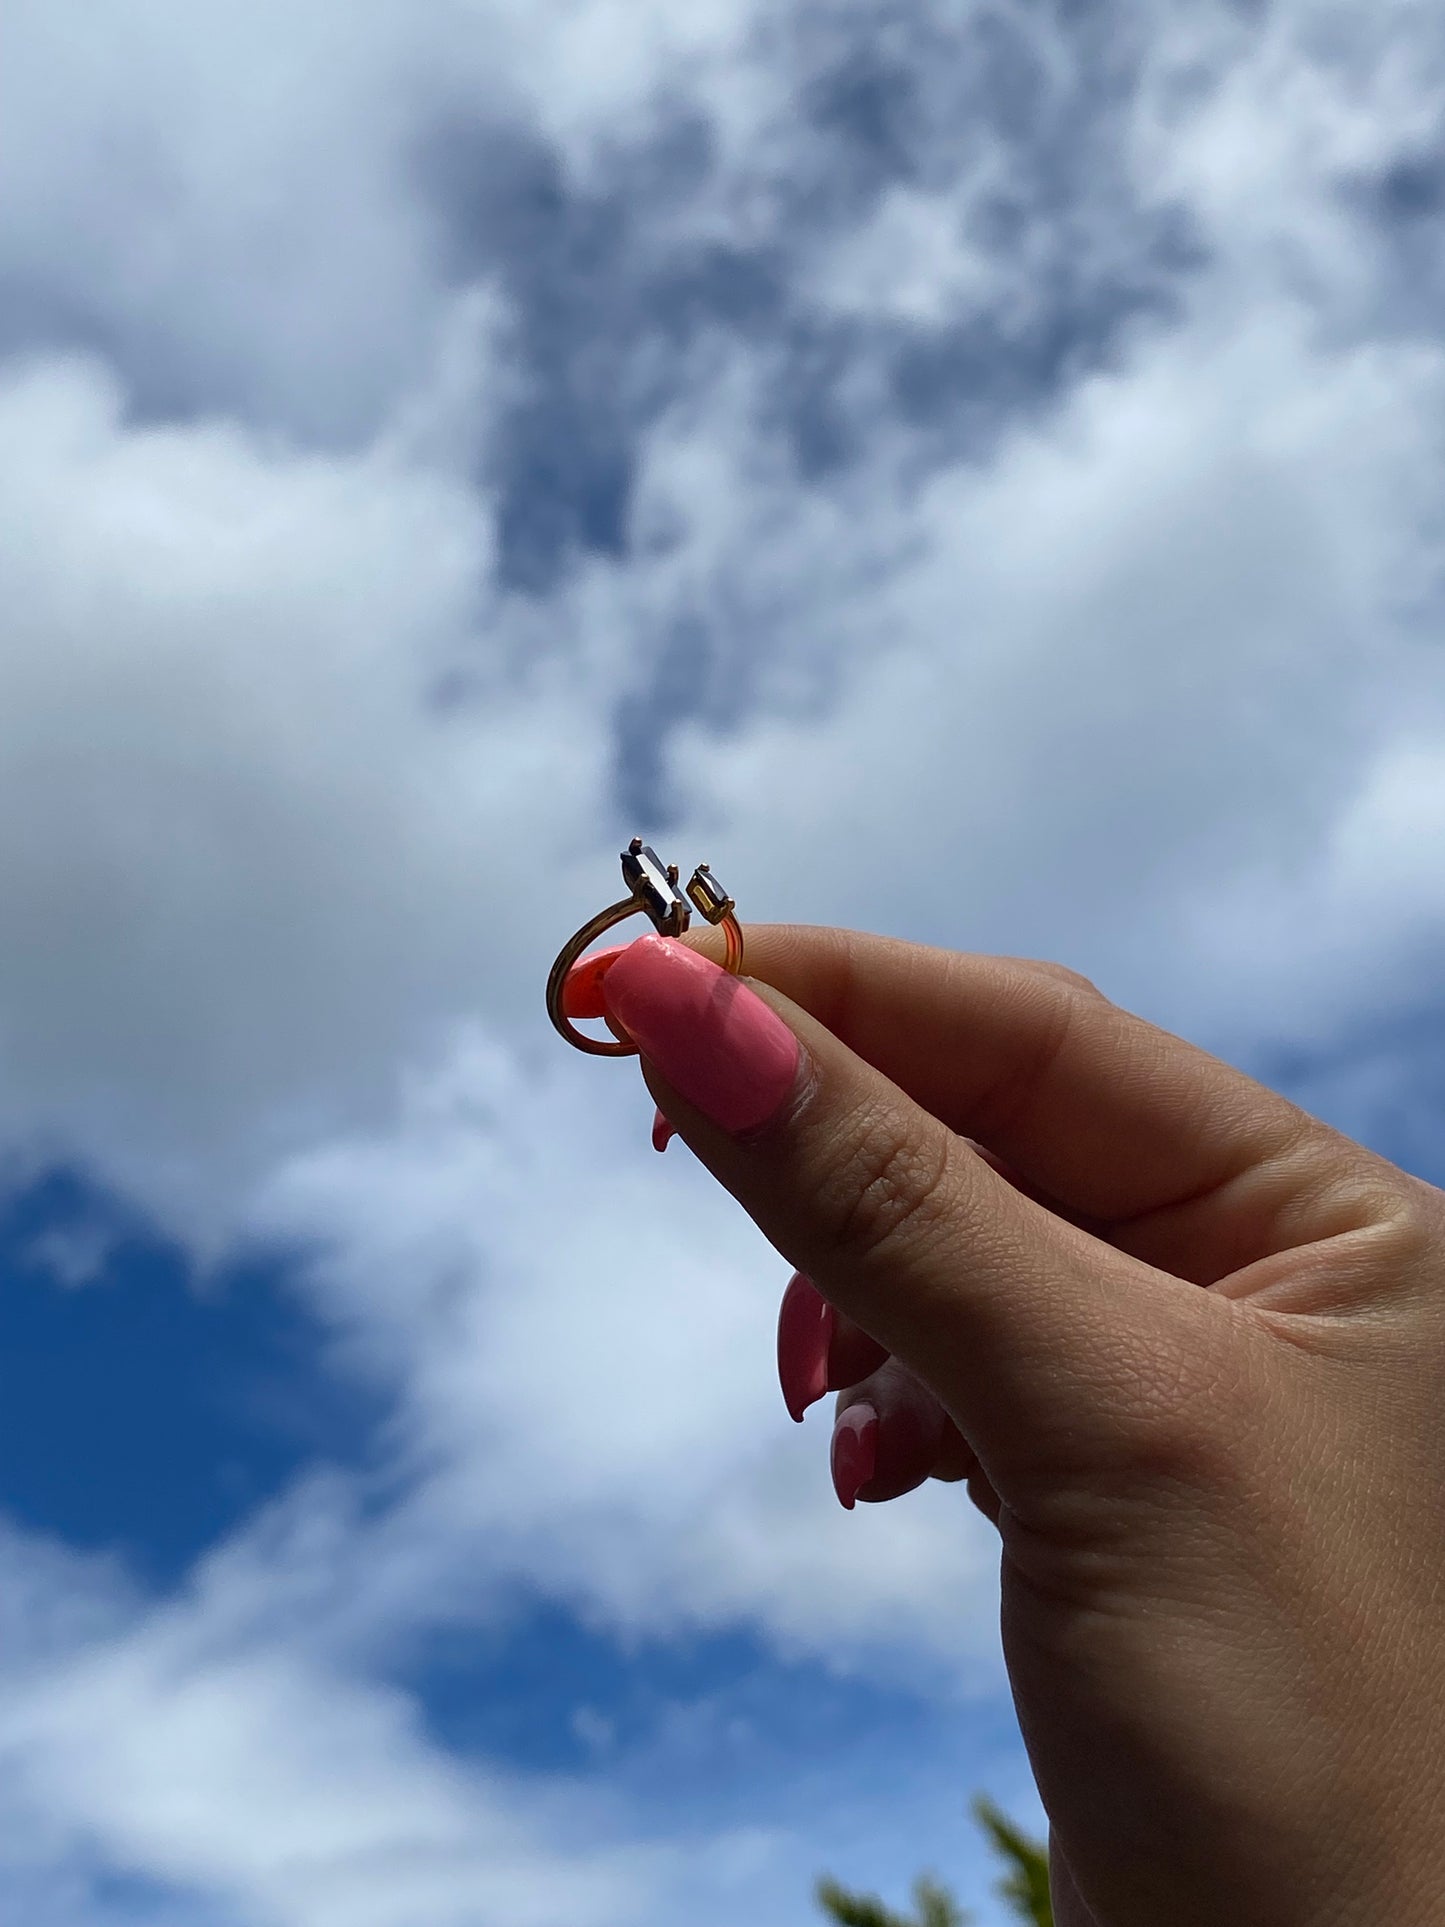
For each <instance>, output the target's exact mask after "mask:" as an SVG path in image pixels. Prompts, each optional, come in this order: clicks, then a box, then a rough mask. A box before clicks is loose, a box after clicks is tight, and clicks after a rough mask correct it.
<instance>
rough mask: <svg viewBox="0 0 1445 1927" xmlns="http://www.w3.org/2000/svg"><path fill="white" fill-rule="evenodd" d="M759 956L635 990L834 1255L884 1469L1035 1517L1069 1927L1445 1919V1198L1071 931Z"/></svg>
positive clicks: (1024, 1611)
mask: <svg viewBox="0 0 1445 1927" xmlns="http://www.w3.org/2000/svg"><path fill="white" fill-rule="evenodd" d="M704 941H705V939H704ZM748 955H749V961H750V967H751V969H752V970H753V971H754V972H755V973H756V976H757V977H758V978H760V979H762V980H763V981H762V982H759V983H753V984H751V985H750V984H749V983H747V982H740V981H738V980H736V979H733V978H729V977H727V976H725V975H724V974H723V973H722V972H721V971H720V970H718V969H717V968H716V967H715V966H714V965H713V964H711V963H710V962H708V961H707V960H706V958H705V957H703V956H702V955H701V954H700V953H699V951H698V950H696V949H694V948H690V947H689V946H688V945H684V944H679V943H672V942H668V941H666V940H664V939H662V938H658V937H651V936H649V937H644V938H642V939H641V940H640V941H639V942H637V943H635V944H633V945H631V946H629V948H628V949H627V950H625V951H623V952H622V953H620V955H619V956H618V958H617V959H616V960H615V961H614V962H613V963H612V964H611V967H610V968H609V969H608V970H607V972H606V974H605V976H604V977H602V979H601V980H600V982H601V988H600V992H599V995H600V997H601V998H603V999H605V1002H606V1007H607V1011H608V1013H609V1014H610V1016H611V1018H612V1019H613V1021H614V1022H615V1023H616V1024H618V1025H620V1026H621V1027H622V1029H623V1030H624V1031H625V1032H626V1033H627V1034H629V1035H630V1036H631V1037H632V1038H633V1040H634V1041H635V1042H636V1043H637V1044H638V1046H639V1047H640V1049H641V1050H642V1052H643V1059H644V1070H645V1074H646V1077H647V1082H648V1085H649V1088H650V1089H651V1091H652V1093H653V1095H654V1097H655V1098H656V1100H657V1102H658V1104H659V1106H660V1107H661V1109H662V1111H663V1112H664V1113H665V1114H666V1116H667V1117H668V1119H670V1120H671V1122H672V1123H673V1124H675V1125H676V1127H677V1129H678V1131H679V1132H680V1134H681V1135H682V1136H683V1138H684V1139H685V1140H686V1141H687V1143H688V1144H689V1145H690V1146H691V1148H692V1149H693V1150H694V1151H695V1152H696V1154H697V1155H698V1156H699V1157H700V1158H701V1159H702V1160H703V1162H704V1163H705V1164H706V1165H707V1166H708V1167H709V1168H710V1169H711V1170H712V1171H713V1172H714V1173H715V1175H716V1176H717V1177H718V1178H719V1179H720V1180H721V1181H722V1183H723V1184H725V1185H726V1186H727V1188H728V1189H729V1190H730V1191H731V1192H732V1193H733V1195H734V1196H735V1197H736V1198H737V1199H738V1200H739V1202H740V1203H741V1204H742V1205H743V1206H744V1208H745V1209H746V1210H747V1211H748V1212H749V1213H750V1214H751V1215H752V1216H753V1218H754V1219H755V1220H756V1221H757V1223H758V1224H759V1225H760V1226H761V1228H762V1230H763V1231H764V1232H765V1234H766V1235H767V1236H768V1238H769V1239H771V1241H772V1242H773V1243H774V1244H775V1245H776V1247H777V1248H778V1250H779V1251H780V1252H782V1253H783V1254H785V1256H786V1257H787V1258H788V1259H789V1260H791V1261H792V1262H793V1263H794V1264H795V1265H797V1266H798V1267H799V1268H800V1270H801V1271H802V1272H803V1273H804V1274H805V1276H806V1278H807V1279H809V1280H811V1281H812V1286H813V1287H815V1288H816V1293H817V1294H818V1296H817V1297H814V1296H812V1294H811V1291H810V1288H809V1287H808V1286H806V1285H803V1284H795V1286H794V1287H793V1288H792V1289H791V1292H790V1301H791V1304H790V1307H785V1315H784V1329H783V1341H784V1350H785V1354H786V1352H787V1349H788V1347H789V1346H790V1345H791V1346H792V1348H793V1354H794V1355H793V1356H792V1358H791V1360H790V1361H789V1362H788V1364H787V1369H788V1371H789V1373H790V1374H791V1376H792V1380H793V1383H792V1385H791V1387H790V1395H791V1399H792V1403H793V1404H794V1406H795V1408H796V1407H798V1406H800V1405H801V1404H802V1403H803V1402H805V1401H806V1399H807V1398H808V1397H809V1396H811V1395H814V1394H816V1393H819V1392H821V1391H822V1390H823V1389H824V1387H825V1385H826V1386H828V1387H830V1388H833V1389H837V1388H839V1387H840V1386H841V1387H842V1397H841V1399H840V1408H841V1415H840V1420H839V1428H840V1429H839V1436H838V1441H837V1443H836V1444H835V1453H836V1455H837V1457H838V1459H839V1461H840V1464H839V1475H840V1490H841V1491H842V1495H843V1496H844V1497H845V1499H851V1498H852V1497H853V1496H855V1495H856V1496H859V1497H861V1498H863V1499H864V1500H865V1501H866V1500H881V1499H886V1498H888V1497H890V1496H893V1495H896V1494H897V1493H899V1492H901V1491H903V1490H905V1489H907V1488H908V1487H909V1486H911V1485H915V1484H917V1483H918V1482H919V1481H920V1480H921V1479H922V1478H924V1477H926V1476H929V1475H930V1474H933V1475H939V1476H944V1477H953V1478H964V1479H966V1480H967V1482H968V1487H969V1490H970V1492H971V1493H972V1495H973V1497H974V1499H975V1501H976V1502H977V1503H978V1505H979V1506H980V1507H981V1508H982V1510H983V1511H984V1512H985V1513H986V1514H987V1515H988V1517H989V1518H990V1519H992V1520H993V1521H994V1522H995V1523H996V1524H997V1526H998V1529H999V1533H1000V1535H1001V1540H1002V1588H1003V1606H1002V1612H1003V1643H1004V1653H1005V1657H1006V1660H1007V1663H1008V1668H1009V1674H1010V1679H1011V1681H1012V1685H1013V1691H1014V1697H1015V1701H1016V1704H1017V1708H1018V1714H1019V1719H1020V1723H1021V1727H1022V1731H1023V1736H1024V1741H1025V1744H1026V1745H1027V1747H1028V1750H1029V1756H1030V1759H1031V1761H1032V1764H1033V1768H1034V1772H1035V1776H1036V1778H1037V1781H1038V1786H1039V1790H1040V1794H1041V1796H1042V1799H1043V1802H1044V1806H1045V1808H1046V1810H1047V1812H1048V1814H1049V1818H1050V1825H1051V1841H1050V1844H1051V1857H1052V1866H1053V1881H1054V1889H1055V1909H1056V1915H1057V1919H1058V1923H1059V1927H1221V1923H1227V1927H1426V1923H1427V1922H1430V1923H1438V1922H1440V1921H1441V1920H1442V1919H1445V1846H1442V1828H1441V1825H1440V1821H1441V1816H1442V1814H1445V1416H1442V1394H1445V1196H1442V1194H1441V1193H1440V1192H1438V1191H1436V1190H1434V1189H1433V1188H1431V1187H1430V1186H1428V1185H1425V1184H1422V1183H1420V1182H1419V1181H1418V1180H1416V1179H1413V1178H1411V1177H1408V1176H1407V1175H1406V1174H1405V1173H1403V1172H1401V1171H1399V1170H1397V1169H1395V1168H1394V1167H1393V1166H1391V1165H1389V1164H1387V1163H1385V1162H1383V1161H1382V1160H1381V1159H1379V1158H1377V1157H1375V1156H1373V1155H1372V1154H1370V1153H1369V1152H1366V1151H1364V1150H1363V1149H1361V1148H1360V1147H1359V1146H1358V1145H1355V1144H1353V1143H1351V1142H1350V1141H1349V1140H1347V1139H1345V1138H1343V1137H1341V1136H1340V1135H1339V1134H1338V1133H1336V1132H1335V1131H1332V1130H1330V1129H1328V1128H1327V1127H1326V1126H1325V1125H1323V1124H1320V1123H1318V1122H1317V1121H1315V1120H1313V1119H1311V1118H1309V1117H1307V1116H1306V1115H1305V1114H1304V1113H1302V1112H1301V1111H1299V1110H1297V1109H1296V1108H1295V1107H1294V1106H1293V1105H1291V1104H1289V1103H1287V1102H1286V1101H1285V1100H1284V1099H1282V1098H1280V1097H1278V1096H1276V1095H1274V1094H1273V1093H1271V1092H1270V1091H1268V1090H1266V1089H1264V1088H1262V1087H1261V1086H1259V1085H1257V1084H1255V1083H1252V1082H1251V1081H1250V1080H1249V1079H1248V1078H1246V1077H1244V1076H1242V1075H1240V1074H1239V1073H1238V1072H1236V1071H1233V1070H1231V1069H1229V1068H1228V1067H1227V1066H1225V1065H1224V1064H1222V1063H1219V1062H1218V1061H1216V1060H1215V1059H1213V1058H1210V1057H1208V1056H1206V1055H1205V1054H1204V1053H1202V1052H1200V1051H1198V1050H1196V1049H1194V1048H1193V1047H1191V1046H1190V1045H1188V1044H1185V1043H1183V1042H1181V1041H1180V1040H1179V1039H1178V1038H1175V1037H1171V1036H1169V1035H1167V1034H1166V1033H1164V1032H1162V1031H1160V1030H1157V1029H1155V1028H1154V1027H1152V1026H1151V1025H1149V1024H1146V1023H1144V1022H1142V1021H1141V1020H1139V1019H1138V1018H1135V1017H1132V1016H1129V1015H1128V1014H1126V1013H1125V1012H1124V1011H1122V1010H1119V1009H1118V1008H1116V1007H1115V1006H1114V1005H1112V1004H1110V1003H1109V1002H1107V1001H1106V999H1105V998H1103V997H1102V996H1101V995H1099V993H1098V992H1097V991H1096V990H1094V989H1093V988H1092V986H1090V985H1089V984H1087V983H1086V982H1084V981H1083V979H1081V978H1078V977H1075V976H1074V975H1073V974H1072V973H1070V972H1068V971H1064V970H1061V969H1059V968H1057V967H1055V966H1052V965H1047V964H1036V963H1020V962H1013V961H1007V960H1000V959H996V958H982V957H970V956H957V955H952V954H950V953H947V952H942V951H931V950H924V949H919V948H916V947H913V946H910V945H906V944H901V943H893V942H888V941H886V940H883V939H879V938H871V937H860V936H851V935H846V934H843V933H840V932H833V931H823V930H806V929H784V928H778V929H761V930H759V929H755V928H750V929H749V931H748ZM789 1319H791V1320H792V1321H793V1326H794V1330H793V1336H792V1337H791V1338H790V1337H789ZM809 1326H811V1328H812V1336H811V1338H809V1336H808V1333H807V1329H806V1328H807V1327H809ZM809 1346H811V1350H810V1349H809ZM800 1347H801V1349H800ZM855 1488H856V1494H855V1490H854V1489H855Z"/></svg>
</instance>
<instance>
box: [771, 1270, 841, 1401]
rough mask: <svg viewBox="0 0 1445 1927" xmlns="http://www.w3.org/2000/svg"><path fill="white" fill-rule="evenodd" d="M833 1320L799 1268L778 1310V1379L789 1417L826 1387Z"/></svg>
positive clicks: (829, 1307) (828, 1309)
mask: <svg viewBox="0 0 1445 1927" xmlns="http://www.w3.org/2000/svg"><path fill="white" fill-rule="evenodd" d="M836 1323H837V1319H836V1316H835V1314H834V1311H833V1307H832V1306H831V1305H830V1304H829V1303H828V1301H827V1299H826V1298H824V1297H823V1296H822V1295H821V1294H820V1293H819V1291H818V1290H817V1287H816V1286H815V1285H814V1284H813V1282H812V1280H811V1279H809V1278H805V1277H804V1276H803V1274H802V1272H801V1271H799V1272H795V1273H794V1274H793V1279H792V1282H791V1283H790V1284H789V1286H788V1289H787V1290H786V1291H785V1292H784V1293H783V1302H782V1306H781V1308H780V1310H779V1312H778V1382H779V1383H780V1384H781V1386H782V1388H783V1402H784V1404H785V1405H786V1406H787V1408H788V1413H789V1416H790V1417H791V1418H793V1419H794V1420H796V1422H797V1423H798V1424H799V1425H801V1424H802V1422H803V1414H804V1413H805V1412H806V1411H807V1409H808V1407H809V1406H810V1405H814V1404H816V1403H817V1401H818V1400H819V1399H820V1398H821V1397H822V1396H823V1394H824V1392H826V1391H827V1389H828V1353H829V1350H830V1348H831V1346H832V1343H833V1328H834V1326H835V1324H836Z"/></svg>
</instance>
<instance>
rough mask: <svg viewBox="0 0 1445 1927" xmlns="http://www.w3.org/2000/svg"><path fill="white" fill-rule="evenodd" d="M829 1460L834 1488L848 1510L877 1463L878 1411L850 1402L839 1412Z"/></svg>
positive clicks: (855, 1500)
mask: <svg viewBox="0 0 1445 1927" xmlns="http://www.w3.org/2000/svg"><path fill="white" fill-rule="evenodd" d="M832 1460H833V1490H834V1491H835V1492H836V1493H837V1495H838V1502H839V1504H840V1505H841V1506H842V1507H843V1509H844V1511H845V1512H851V1511H852V1510H853V1507H854V1506H855V1505H856V1504H857V1502H858V1494H859V1493H860V1492H861V1491H862V1490H863V1488H864V1486H865V1485H867V1483H868V1481H869V1480H870V1479H871V1478H872V1477H873V1474H874V1472H875V1471H876V1469H877V1465H878V1414H877V1413H876V1412H875V1411H874V1409H873V1407H872V1406H871V1405H866V1404H859V1405H850V1406H849V1407H848V1409H847V1411H846V1412H840V1413H839V1414H838V1422H837V1424H836V1425H835V1426H834V1427H833V1453H832Z"/></svg>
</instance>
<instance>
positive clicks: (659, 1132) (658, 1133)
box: [652, 1111, 677, 1151]
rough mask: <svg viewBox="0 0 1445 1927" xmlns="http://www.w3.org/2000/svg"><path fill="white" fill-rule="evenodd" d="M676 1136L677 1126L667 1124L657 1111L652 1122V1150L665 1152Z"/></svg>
mask: <svg viewBox="0 0 1445 1927" xmlns="http://www.w3.org/2000/svg"><path fill="white" fill-rule="evenodd" d="M676 1136H677V1126H676V1125H675V1124H669V1123H668V1121H667V1119H666V1118H665V1117H664V1116H663V1115H662V1112H661V1111H659V1112H658V1113H657V1115H656V1116H655V1117H654V1118H653V1120H652V1148H653V1150H654V1151H665V1150H666V1149H667V1147H668V1145H669V1144H671V1142H672V1140H673V1139H674V1138H675V1137H676Z"/></svg>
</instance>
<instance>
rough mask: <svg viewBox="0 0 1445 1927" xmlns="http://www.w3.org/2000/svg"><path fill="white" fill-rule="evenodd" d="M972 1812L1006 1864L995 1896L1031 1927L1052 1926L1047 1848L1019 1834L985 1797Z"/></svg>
mask: <svg viewBox="0 0 1445 1927" xmlns="http://www.w3.org/2000/svg"><path fill="white" fill-rule="evenodd" d="M973 1811H974V1815H975V1817H976V1818H977V1820H978V1821H979V1823H980V1824H981V1825H982V1826H983V1828H984V1829H985V1831H986V1832H987V1833H988V1835H989V1837H990V1838H991V1839H992V1841H993V1844H994V1846H995V1847H996V1848H997V1849H998V1852H999V1854H1000V1856H1001V1858H1002V1859H1003V1860H1004V1861H1005V1863H1006V1864H1007V1865H1008V1872H1007V1874H1006V1875H1005V1876H1004V1878H1003V1879H1002V1880H1001V1881H1000V1882H999V1883H998V1891H999V1893H1000V1894H1002V1896H1003V1898H1004V1899H1005V1900H1006V1901H1007V1902H1008V1903H1009V1905H1010V1906H1011V1907H1012V1908H1013V1910H1014V1912H1015V1913H1016V1914H1017V1915H1018V1917H1019V1919H1020V1920H1026V1921H1030V1922H1031V1923H1032V1924H1033V1927H1054V1909H1053V1905H1052V1903H1051V1902H1050V1900H1049V1854H1048V1849H1047V1847H1043V1846H1040V1845H1039V1843H1038V1842H1037V1841H1036V1840H1030V1839H1029V1837H1028V1835H1027V1834H1024V1833H1020V1831H1019V1829H1018V1828H1017V1827H1016V1826H1015V1825H1014V1824H1013V1822H1012V1821H1011V1820H1009V1819H1006V1818H1005V1816H1004V1815H1003V1814H1002V1813H1000V1811H999V1809H998V1808H997V1807H996V1806H995V1805H994V1803H993V1801H992V1800H990V1799H989V1798H988V1797H987V1796H986V1795H985V1794H982V1793H980V1794H979V1795H978V1797H977V1798H976V1799H975V1800H974V1803H973Z"/></svg>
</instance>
